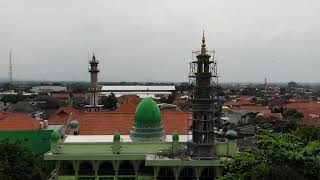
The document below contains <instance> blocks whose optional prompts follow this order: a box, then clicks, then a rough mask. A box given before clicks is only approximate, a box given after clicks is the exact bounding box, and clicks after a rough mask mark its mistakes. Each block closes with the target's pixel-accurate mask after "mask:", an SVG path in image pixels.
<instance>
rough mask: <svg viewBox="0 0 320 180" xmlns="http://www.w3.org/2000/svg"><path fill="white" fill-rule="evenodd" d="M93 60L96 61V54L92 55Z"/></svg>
mask: <svg viewBox="0 0 320 180" xmlns="http://www.w3.org/2000/svg"><path fill="white" fill-rule="evenodd" d="M92 60H96V57H95V56H94V52H93V53H92Z"/></svg>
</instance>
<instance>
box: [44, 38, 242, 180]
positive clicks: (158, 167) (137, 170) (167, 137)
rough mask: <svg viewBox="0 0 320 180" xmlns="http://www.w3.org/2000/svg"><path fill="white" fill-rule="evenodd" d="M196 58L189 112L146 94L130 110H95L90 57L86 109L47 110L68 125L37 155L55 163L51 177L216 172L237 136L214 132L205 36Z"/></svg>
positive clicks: (137, 178)
mask: <svg viewBox="0 0 320 180" xmlns="http://www.w3.org/2000/svg"><path fill="white" fill-rule="evenodd" d="M196 58H197V59H196V60H194V61H192V62H191V66H192V69H193V71H192V72H191V74H190V75H189V77H190V78H191V79H192V83H193V85H194V89H193V95H192V97H191V99H190V100H191V102H192V111H191V112H162V111H161V110H160V109H159V107H158V106H157V104H156V102H155V101H154V100H153V99H152V98H144V99H142V100H141V101H140V102H139V103H138V105H137V107H136V109H135V111H134V112H132V113H130V112H101V109H102V108H101V107H102V106H101V105H99V103H98V97H99V91H100V90H101V88H100V86H99V85H98V78H97V74H98V72H99V70H98V68H97V66H98V63H99V62H98V61H97V60H96V58H95V56H93V58H92V60H91V61H90V65H91V69H90V70H89V72H90V73H91V87H90V89H89V92H88V93H89V97H90V105H88V106H86V111H85V112H71V111H70V112H68V110H66V109H64V110H61V111H60V112H58V113H57V114H56V115H55V116H54V117H55V119H56V121H60V120H61V121H63V122H66V125H67V128H66V129H65V130H64V131H63V132H62V133H61V132H58V131H54V132H53V133H52V134H51V148H50V150H49V151H48V152H47V153H46V154H45V155H44V158H45V160H53V161H55V171H54V172H53V175H54V178H55V179H58V180H189V179H190V180H191V179H192V180H209V179H216V177H218V176H220V175H221V173H222V172H221V170H222V166H223V164H222V161H223V160H225V159H227V158H228V157H231V156H232V155H234V154H235V153H236V150H237V144H236V141H235V138H236V136H237V134H236V133H235V132H234V131H228V132H227V133H226V134H225V137H226V138H222V139H218V138H216V137H215V132H216V131H217V128H216V126H217V124H218V123H219V120H220V118H219V111H218V108H219V107H218V106H219V104H218V102H217V98H216V96H215V88H216V86H217V81H215V79H216V78H217V74H216V62H215V59H214V57H213V56H212V55H211V54H210V51H208V50H207V49H206V44H205V37H204V35H203V38H202V45H201V50H200V51H197V52H196ZM59 119H60V120H59ZM188 119H190V120H191V124H190V125H189V124H188ZM49 122H50V119H49ZM95 123H99V124H95ZM92 124H95V125H94V126H93V125H92ZM90 132H94V133H90Z"/></svg>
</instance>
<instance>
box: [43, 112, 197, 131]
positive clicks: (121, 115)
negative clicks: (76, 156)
mask: <svg viewBox="0 0 320 180" xmlns="http://www.w3.org/2000/svg"><path fill="white" fill-rule="evenodd" d="M72 112H73V113H72V115H71V117H70V113H69V114H68V113H65V111H63V109H60V111H59V112H57V113H55V114H54V115H52V116H50V118H49V123H50V124H61V123H66V122H67V121H68V119H69V118H71V119H76V120H78V121H79V133H80V134H82V135H99V134H101V135H104V134H105V135H107V134H114V133H115V132H117V131H118V132H119V133H121V134H130V130H131V128H132V125H133V123H134V112H127V113H125V112H116V111H113V112H112V111H109V112H79V111H76V110H74V111H72ZM161 115H162V122H163V125H164V129H165V133H166V134H172V132H174V131H177V132H178V133H179V134H187V132H188V129H189V128H188V127H189V125H191V123H189V125H188V118H191V112H183V111H163V112H162V113H161ZM67 133H69V129H68V130H67Z"/></svg>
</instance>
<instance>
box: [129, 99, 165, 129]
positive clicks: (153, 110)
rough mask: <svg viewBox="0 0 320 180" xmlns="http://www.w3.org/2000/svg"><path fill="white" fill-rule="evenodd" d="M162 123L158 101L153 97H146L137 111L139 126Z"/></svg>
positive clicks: (136, 119) (137, 123)
mask: <svg viewBox="0 0 320 180" xmlns="http://www.w3.org/2000/svg"><path fill="white" fill-rule="evenodd" d="M160 123H161V113H160V109H159V107H158V106H157V103H156V102H155V101H154V100H153V99H152V98H144V99H143V100H142V101H141V102H140V103H139V105H138V107H137V109H136V112H135V124H136V125H137V126H144V127H147V126H155V125H159V124H160Z"/></svg>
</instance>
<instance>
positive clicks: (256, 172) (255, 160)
mask: <svg viewBox="0 0 320 180" xmlns="http://www.w3.org/2000/svg"><path fill="white" fill-rule="evenodd" d="M319 137H320V128H315V127H307V128H301V129H300V130H297V131H294V132H292V133H284V134H277V133H272V132H269V131H265V130H262V131H259V134H258V136H257V141H256V146H257V147H256V148H247V149H242V150H240V152H239V153H238V154H236V155H235V156H234V157H232V159H228V160H226V161H225V162H224V165H225V171H224V173H225V174H224V176H223V177H221V178H220V179H223V180H225V179H275V180H277V179H279V180H280V179H281V180H282V179H310V180H311V179H319V177H320V141H319V139H317V138H319Z"/></svg>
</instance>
